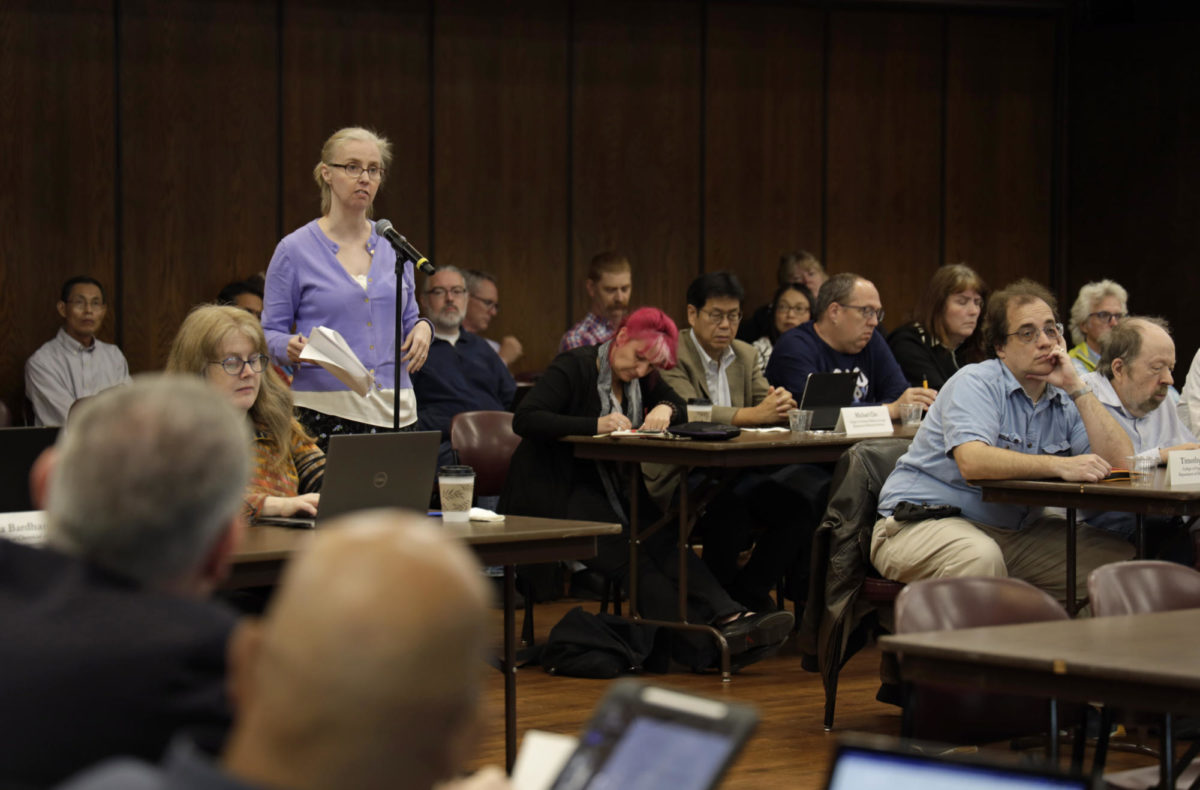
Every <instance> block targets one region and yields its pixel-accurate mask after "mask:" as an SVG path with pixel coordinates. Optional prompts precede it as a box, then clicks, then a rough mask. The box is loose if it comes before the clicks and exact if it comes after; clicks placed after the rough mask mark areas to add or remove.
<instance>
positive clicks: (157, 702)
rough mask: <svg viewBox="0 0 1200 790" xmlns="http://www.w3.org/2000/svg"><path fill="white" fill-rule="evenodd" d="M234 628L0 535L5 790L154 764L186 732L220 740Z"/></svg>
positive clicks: (220, 614)
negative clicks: (123, 758)
mask: <svg viewBox="0 0 1200 790" xmlns="http://www.w3.org/2000/svg"><path fill="white" fill-rule="evenodd" d="M235 622H236V618H235V617H234V615H233V614H232V613H231V612H230V611H229V610H227V609H225V608H224V607H221V606H218V605H217V604H213V603H207V602H203V601H193V600H189V599H185V598H180V597H175V596H170V595H166V594H160V593H154V592H150V591H147V590H145V589H142V588H140V587H139V586H138V585H136V584H134V583H132V582H130V581H128V580H126V579H124V578H121V577H119V576H116V575H115V574H111V573H108V572H106V571H104V570H101V569H99V568H96V567H95V566H92V565H90V564H88V563H85V562H82V561H79V560H77V559H75V558H72V557H68V556H66V555H63V554H60V553H58V552H55V551H51V550H49V549H33V548H29V547H26V546H21V545H18V544H15V543H12V542H10V541H7V540H3V539H0V634H3V638H0V787H47V786H50V785H54V784H57V783H58V782H60V781H62V780H63V779H64V778H66V777H68V776H70V775H71V774H73V773H76V772H78V771H79V770H80V769H82V768H85V767H87V766H89V765H91V764H93V763H95V762H97V761H98V760H100V759H103V758H105V757H111V756H114V755H131V756H137V757H141V758H144V759H146V760H151V761H158V759H159V758H160V757H161V756H162V753H163V751H164V749H165V747H166V746H167V743H168V742H169V741H170V739H171V736H172V735H173V734H174V733H175V732H176V731H177V730H181V729H186V730H188V731H189V732H191V733H193V734H194V735H195V736H196V738H197V740H198V742H203V743H206V744H207V745H209V746H210V747H211V746H215V745H217V744H219V742H220V741H221V739H222V738H223V737H224V734H225V732H226V730H227V729H228V727H229V722H230V712H229V706H228V700H227V698H226V693H225V649H226V642H227V641H228V638H229V634H230V632H231V631H232V629H233V626H234V623H235Z"/></svg>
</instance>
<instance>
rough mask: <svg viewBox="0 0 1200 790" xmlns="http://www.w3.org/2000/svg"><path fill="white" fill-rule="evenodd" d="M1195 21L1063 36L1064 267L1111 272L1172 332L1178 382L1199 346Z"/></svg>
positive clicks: (1075, 279) (1071, 295) (1139, 306)
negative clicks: (1066, 49)
mask: <svg viewBox="0 0 1200 790" xmlns="http://www.w3.org/2000/svg"><path fill="white" fill-rule="evenodd" d="M1198 33H1200V24H1197V23H1196V22H1194V21H1192V22H1180V23H1177V24H1170V25H1168V24H1165V23H1158V24H1143V25H1120V24H1118V25H1108V26H1104V27H1095V28H1091V29H1086V30H1082V31H1079V32H1077V33H1076V35H1074V36H1073V39H1072V44H1071V46H1072V50H1071V52H1072V68H1071V77H1070V79H1071V101H1070V109H1069V112H1070V137H1069V146H1070V152H1071V157H1070V176H1069V183H1070V191H1069V221H1068V234H1069V236H1068V242H1069V243H1068V251H1069V258H1068V277H1067V286H1068V287H1067V293H1066V294H1065V296H1066V304H1065V305H1064V308H1065V309H1069V308H1070V305H1071V303H1072V302H1074V300H1075V297H1076V295H1077V294H1078V291H1079V288H1080V286H1082V285H1083V284H1085V283H1087V282H1089V281H1092V280H1098V279H1101V278H1104V277H1109V278H1112V279H1114V280H1116V281H1117V282H1119V283H1121V284H1122V285H1124V286H1125V288H1126V289H1127V290H1128V291H1129V302H1130V308H1131V309H1132V310H1133V311H1134V312H1137V313H1142V314H1147V315H1160V316H1162V317H1164V318H1166V319H1167V320H1168V321H1170V322H1171V328H1172V333H1173V334H1174V336H1175V345H1176V358H1177V363H1178V367H1177V368H1176V376H1175V379H1176V386H1182V382H1183V378H1184V377H1185V376H1186V375H1187V371H1188V368H1189V367H1190V365H1191V363H1192V358H1193V356H1194V355H1195V353H1196V350H1197V348H1198V347H1200V322H1198V321H1197V320H1196V319H1195V317H1194V316H1195V302H1196V293H1197V288H1196V283H1197V278H1196V270H1197V260H1198V259H1200V222H1197V219H1196V207H1197V205H1200V147H1198V146H1197V145H1196V138H1195V130H1196V129H1197V128H1200V79H1198V77H1197V75H1198V74H1200V53H1198V52H1197V50H1196V47H1195V43H1194V42H1195V39H1196V35H1197V34H1198Z"/></svg>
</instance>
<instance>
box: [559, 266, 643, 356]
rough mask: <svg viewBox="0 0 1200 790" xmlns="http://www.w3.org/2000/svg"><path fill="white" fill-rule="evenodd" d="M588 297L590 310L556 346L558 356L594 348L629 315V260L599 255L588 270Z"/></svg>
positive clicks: (630, 279) (609, 335)
mask: <svg viewBox="0 0 1200 790" xmlns="http://www.w3.org/2000/svg"><path fill="white" fill-rule="evenodd" d="M584 284H585V285H586V286H587V292H588V296H589V297H590V298H591V300H592V304H591V309H590V310H589V311H588V314H587V315H585V316H584V317H583V320H582V321H580V322H579V323H578V324H576V325H575V326H573V327H571V328H570V329H568V330H567V333H566V334H565V335H563V338H562V342H561V343H559V344H558V350H559V353H562V352H563V351H569V350H571V349H572V348H578V347H579V346H594V345H596V344H597V343H603V342H604V341H605V340H608V339H609V338H610V337H612V335H613V332H615V331H616V327H617V324H619V323H621V319H622V318H624V317H625V316H626V314H628V312H629V295H630V292H631V291H632V290H633V274H632V271H631V270H630V267H629V259H628V258H626V257H625V256H624V255H621V254H620V253H616V252H602V253H600V254H599V255H597V256H595V257H594V258H592V262H591V265H589V266H588V276H587V281H586V282H585V283H584Z"/></svg>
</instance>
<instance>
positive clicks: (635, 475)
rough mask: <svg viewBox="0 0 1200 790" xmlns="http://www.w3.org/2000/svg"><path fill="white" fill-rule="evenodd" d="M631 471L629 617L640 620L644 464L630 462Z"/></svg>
mask: <svg viewBox="0 0 1200 790" xmlns="http://www.w3.org/2000/svg"><path fill="white" fill-rule="evenodd" d="M629 467H630V471H629V619H630V620H639V619H641V616H642V610H641V609H640V608H639V607H638V572H637V567H638V556H637V550H638V541H639V540H641V537H640V536H639V535H638V484H639V483H640V482H641V475H642V465H641V464H630V465H629Z"/></svg>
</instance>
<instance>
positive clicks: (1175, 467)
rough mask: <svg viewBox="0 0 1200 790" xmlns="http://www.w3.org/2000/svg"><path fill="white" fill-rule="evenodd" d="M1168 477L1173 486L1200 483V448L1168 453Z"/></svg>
mask: <svg viewBox="0 0 1200 790" xmlns="http://www.w3.org/2000/svg"><path fill="white" fill-rule="evenodd" d="M1167 479H1168V480H1170V482H1171V485H1173V486H1186V485H1200V450H1172V451H1171V452H1169V453H1167Z"/></svg>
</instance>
